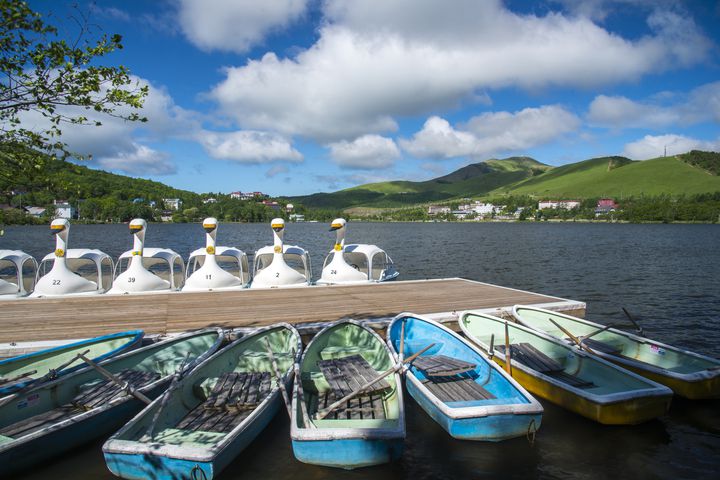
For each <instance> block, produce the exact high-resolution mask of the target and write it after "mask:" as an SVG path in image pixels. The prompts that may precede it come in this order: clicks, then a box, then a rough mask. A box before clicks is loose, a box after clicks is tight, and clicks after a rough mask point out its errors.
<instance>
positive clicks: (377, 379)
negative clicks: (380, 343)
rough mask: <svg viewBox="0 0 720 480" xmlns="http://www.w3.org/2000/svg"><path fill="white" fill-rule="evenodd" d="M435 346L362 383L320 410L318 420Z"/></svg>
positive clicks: (431, 345) (429, 346)
mask: <svg viewBox="0 0 720 480" xmlns="http://www.w3.org/2000/svg"><path fill="white" fill-rule="evenodd" d="M433 346H435V344H434V343H431V344H430V345H428V346H427V347H425V348H423V349H422V350H420V351H419V352H418V353H416V354H415V355H412V356H410V357H408V358H407V359H406V360H403V361H402V362H398V363H397V364H396V365H393V366H392V367H390V368H388V369H387V370H385V371H384V372H383V373H381V374H380V375H378V376H377V377H375V378H373V379H372V380H370V381H369V382H367V383H365V384H364V385H361V386H360V387H358V388H357V389H356V390H354V391H352V392H350V393H348V394H347V395H345V396H344V397H343V398H341V399H340V400H338V401H337V402H335V403H333V404H332V405H330V406H329V407H327V408H326V409H324V410H322V411H318V412H317V419H318V420H322V419H323V418H325V417H327V416H328V414H330V413H332V411H333V410H335V409H336V408H337V407H339V406H340V405H342V404H344V403H345V402H347V401H348V400H350V399H352V398H354V397H356V396H357V395H358V394H360V393H362V392H363V391H364V390H365V389H366V388H369V387H371V386H372V385H374V384H376V383H377V382H379V381H380V380H382V379H383V378H385V377H387V376H388V375H390V374H392V373H395V372H397V371H398V370H400V369H401V368H402V366H403V365H404V364H406V363H407V364H410V363H412V361H413V360H415V359H416V358H417V357H419V356H420V355H422V354H423V353H425V352H426V351H428V350H430V348H432V347H433Z"/></svg>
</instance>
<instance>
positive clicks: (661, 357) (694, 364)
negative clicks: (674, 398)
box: [513, 305, 720, 399]
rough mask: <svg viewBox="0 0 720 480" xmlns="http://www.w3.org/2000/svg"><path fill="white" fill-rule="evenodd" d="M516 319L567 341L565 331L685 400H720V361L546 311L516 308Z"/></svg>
mask: <svg viewBox="0 0 720 480" xmlns="http://www.w3.org/2000/svg"><path fill="white" fill-rule="evenodd" d="M513 315H514V316H515V318H516V319H517V321H518V322H519V323H521V324H522V325H525V326H528V327H530V328H533V329H535V330H541V331H543V332H545V333H547V334H548V335H551V336H553V337H557V338H561V339H565V338H566V337H567V335H566V333H565V332H563V331H562V329H561V328H559V327H562V328H564V329H565V330H566V331H567V332H569V333H571V334H572V335H573V336H574V337H576V338H577V339H578V340H580V342H581V343H582V344H583V345H585V346H586V347H587V348H589V349H590V351H591V352H592V353H594V354H595V355H597V356H599V357H601V358H604V359H605V360H608V361H610V362H613V363H615V364H617V365H620V366H621V367H623V368H626V369H628V370H631V371H633V372H635V373H638V374H640V375H642V376H643V377H645V378H649V379H650V380H654V381H656V382H658V383H661V384H663V385H665V386H667V387H670V388H671V389H672V390H673V392H675V393H676V394H677V395H680V396H681V397H685V398H690V399H707V398H720V360H717V359H714V358H710V357H706V356H704V355H700V354H697V353H693V352H689V351H687V350H683V349H681V348H677V347H673V346H671V345H666V344H664V343H660V342H656V341H654V340H650V339H648V338H643V337H639V336H637V335H633V334H632V333H628V332H624V331H622V330H617V329H614V328H609V327H608V326H606V325H601V324H599V323H594V322H590V321H588V320H584V319H582V318H577V317H572V316H570V315H564V314H562V313H557V312H551V311H549V310H544V309H542V308H534V307H523V306H520V305H516V306H515V307H514V308H513ZM550 319H552V321H550ZM553 322H555V324H553Z"/></svg>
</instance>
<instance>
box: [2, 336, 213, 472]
mask: <svg viewBox="0 0 720 480" xmlns="http://www.w3.org/2000/svg"><path fill="white" fill-rule="evenodd" d="M223 338H224V336H223V332H222V330H221V329H219V328H218V329H210V330H201V331H198V332H193V333H188V334H183V335H178V336H176V337H173V338H171V339H169V340H166V341H163V342H158V343H155V344H152V345H148V346H146V347H142V348H139V349H137V350H132V351H130V352H126V353H124V354H122V355H118V356H116V357H113V358H111V359H108V360H105V361H104V362H102V363H101V364H99V365H100V367H101V368H103V369H105V370H106V371H108V372H110V373H111V374H112V375H114V376H115V377H116V378H117V379H119V381H120V383H121V384H123V385H125V384H128V385H129V387H131V388H130V389H127V388H121V387H119V386H117V385H116V384H115V383H114V382H111V381H109V380H107V379H106V378H105V377H104V376H103V375H102V374H101V373H100V372H98V371H97V370H96V369H94V368H86V369H83V370H78V371H77V372H73V373H70V374H68V375H64V376H62V377H60V378H58V379H56V380H53V381H51V382H47V383H44V384H42V385H38V386H36V387H32V388H30V389H29V390H27V391H23V392H19V393H16V394H14V395H11V396H9V397H5V398H3V399H1V400H0V477H2V476H7V475H9V474H11V473H13V472H17V471H21V470H23V469H25V468H27V467H29V466H32V465H36V464H38V463H40V462H43V461H45V460H46V459H48V458H51V457H54V456H58V455H60V454H61V453H63V452H66V451H67V450H70V449H71V448H74V447H77V446H79V445H82V444H84V443H86V442H89V441H91V440H94V439H96V438H98V437H102V436H104V435H108V434H109V433H112V432H114V431H115V430H117V429H118V428H120V427H121V426H122V425H124V424H125V422H127V421H128V420H129V419H130V418H131V417H132V416H133V415H134V414H136V413H137V412H138V411H140V410H141V409H142V408H143V406H144V403H143V402H141V401H140V400H139V399H138V398H136V397H135V396H134V395H132V394H130V392H129V391H128V390H131V391H132V392H135V394H137V395H138V396H145V397H148V398H149V399H152V398H154V397H157V396H158V395H160V394H161V393H162V392H163V391H164V390H165V389H166V388H167V385H168V382H169V381H170V379H171V378H172V377H173V375H174V374H175V373H176V372H177V371H178V370H180V369H182V368H192V367H193V366H195V365H196V364H197V363H198V362H200V361H202V360H204V359H205V358H207V357H208V356H209V355H211V354H212V353H214V352H215V351H216V350H217V349H218V348H219V347H220V345H221V344H222V342H223Z"/></svg>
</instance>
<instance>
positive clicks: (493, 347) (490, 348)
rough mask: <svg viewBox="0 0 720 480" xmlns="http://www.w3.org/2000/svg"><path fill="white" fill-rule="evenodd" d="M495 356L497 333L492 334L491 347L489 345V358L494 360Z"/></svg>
mask: <svg viewBox="0 0 720 480" xmlns="http://www.w3.org/2000/svg"><path fill="white" fill-rule="evenodd" d="M494 357H495V334H494V333H491V334H490V347H488V358H489V359H490V360H492V359H493V358H494Z"/></svg>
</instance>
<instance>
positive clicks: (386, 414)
mask: <svg viewBox="0 0 720 480" xmlns="http://www.w3.org/2000/svg"><path fill="white" fill-rule="evenodd" d="M330 367H332V368H336V369H337V370H336V373H337V374H338V375H330V374H329V373H328V370H327V369H328V368H330ZM393 367H394V362H393V358H392V354H391V352H390V349H389V348H388V347H387V345H386V344H385V343H384V342H383V340H382V339H381V338H380V337H379V336H378V335H377V334H376V333H375V332H373V331H372V330H371V329H369V328H367V327H364V326H363V325H361V324H360V323H358V322H356V321H352V320H346V321H341V322H338V323H336V324H333V325H331V326H329V327H326V328H325V329H323V330H321V331H320V332H319V333H318V334H317V335H316V336H315V338H314V339H313V340H312V341H311V342H310V344H309V345H308V346H307V348H306V349H305V353H304V354H303V357H302V360H301V363H300V365H299V366H298V371H296V373H295V379H296V381H295V387H294V390H293V400H292V409H291V411H292V417H291V420H290V436H291V438H292V446H293V453H294V454H295V458H297V459H298V460H300V461H301V462H304V463H311V464H314V465H324V466H329V467H339V468H344V469H353V468H358V467H365V466H370V465H378V464H382V463H387V462H390V461H392V460H395V459H397V458H399V457H400V455H401V454H402V449H403V441H404V439H405V410H404V406H403V395H402V385H401V383H400V376H399V375H398V373H396V372H395V371H393V370H392V368H393ZM346 368H349V369H351V370H352V371H353V373H352V374H350V375H349V376H347V375H344V372H345V373H346V372H347V370H346ZM358 368H359V369H360V370H358ZM389 370H391V371H389ZM388 371H389V372H388ZM382 373H385V375H384V376H382V377H381V376H380V375H381V374H382ZM328 377H329V378H328ZM375 379H382V380H381V381H380V382H373V383H375V385H374V386H373V387H371V388H369V389H363V390H360V387H362V386H363V385H365V384H367V383H368V380H375ZM342 382H346V383H344V384H342V385H341V383H342ZM347 382H349V383H347ZM363 382H364V383H363ZM355 391H362V393H361V394H360V395H357V396H355V397H353V398H352V399H351V400H348V401H345V402H342V403H341V404H339V406H338V408H336V409H333V410H329V409H330V407H332V406H333V404H335V403H338V402H340V401H341V400H343V398H345V396H346V394H348V393H353V392H355ZM328 412H329V413H328ZM319 413H320V414H319ZM324 413H328V414H327V416H325V417H324V418H320V417H321V416H322V414H324Z"/></svg>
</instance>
